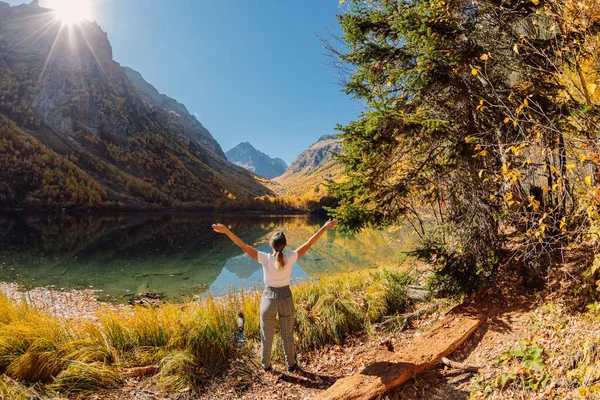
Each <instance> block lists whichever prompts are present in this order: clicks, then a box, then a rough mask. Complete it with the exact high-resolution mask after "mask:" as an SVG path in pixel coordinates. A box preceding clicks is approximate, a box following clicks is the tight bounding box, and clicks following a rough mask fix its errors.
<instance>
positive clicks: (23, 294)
mask: <svg viewBox="0 0 600 400" xmlns="http://www.w3.org/2000/svg"><path fill="white" fill-rule="evenodd" d="M0 294H3V295H5V296H6V297H7V298H8V299H9V300H12V301H14V302H25V304H27V305H28V306H30V307H34V308H36V309H38V310H42V311H44V312H46V313H48V314H50V315H51V316H53V317H57V318H66V319H69V320H87V321H91V322H98V317H97V315H98V313H99V311H104V310H112V311H122V310H124V309H126V308H129V307H132V306H130V305H126V304H122V305H120V304H113V303H109V302H105V301H101V300H99V299H98V298H97V294H98V290H95V289H73V290H67V291H58V290H53V289H52V288H50V287H37V288H33V289H24V288H23V287H21V286H20V285H19V284H18V283H16V282H11V283H8V282H0Z"/></svg>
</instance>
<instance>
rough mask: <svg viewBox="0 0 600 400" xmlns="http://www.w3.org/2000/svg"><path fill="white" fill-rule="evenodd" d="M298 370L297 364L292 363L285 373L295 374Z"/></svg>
mask: <svg viewBox="0 0 600 400" xmlns="http://www.w3.org/2000/svg"><path fill="white" fill-rule="evenodd" d="M299 369H300V367H298V363H294V365H289V366H288V367H287V371H288V372H296V371H298V370H299Z"/></svg>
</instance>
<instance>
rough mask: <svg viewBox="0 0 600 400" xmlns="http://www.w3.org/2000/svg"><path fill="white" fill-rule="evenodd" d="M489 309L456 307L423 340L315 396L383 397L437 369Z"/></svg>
mask: <svg viewBox="0 0 600 400" xmlns="http://www.w3.org/2000/svg"><path fill="white" fill-rule="evenodd" d="M489 312H490V306H489V305H487V304H479V305H473V306H470V305H460V306H458V307H455V308H454V309H452V311H450V312H449V313H448V315H447V316H446V317H445V318H444V319H443V320H442V321H440V322H439V323H437V324H436V325H435V326H434V327H433V328H432V329H431V330H429V331H428V332H427V333H425V334H424V335H423V336H421V337H418V338H417V339H415V340H414V342H413V343H412V344H410V345H409V346H408V347H407V348H405V349H401V350H400V351H398V352H397V353H396V354H394V355H392V356H391V357H390V356H389V352H386V353H387V354H388V356H387V357H383V358H384V359H385V360H386V361H379V362H374V363H373V364H371V365H369V366H367V367H366V368H365V369H364V370H363V371H362V372H360V373H359V374H358V375H353V376H349V377H346V378H342V379H340V380H338V381H337V382H336V383H335V384H334V385H333V386H331V387H330V388H329V389H327V390H326V391H325V392H324V393H322V394H321V396H319V398H320V399H324V400H334V399H336V400H342V399H343V400H350V399H353V400H357V399H361V400H367V399H372V398H375V397H377V396H379V395H381V394H384V393H387V392H389V391H391V390H393V389H395V388H397V387H398V386H400V385H402V384H403V383H405V382H406V381H408V380H409V379H410V378H412V377H413V376H415V375H417V374H418V373H420V372H423V371H425V370H427V369H429V368H431V367H434V366H436V365H438V364H439V363H440V361H441V359H442V357H445V356H447V355H449V354H451V353H452V352H454V351H455V350H456V349H457V348H458V347H459V346H460V345H461V344H463V343H464V342H465V340H467V339H468V338H469V336H471V334H472V333H473V332H475V330H476V329H477V328H478V327H479V326H480V325H481V324H482V323H483V322H484V321H485V320H486V319H487V317H488V315H489Z"/></svg>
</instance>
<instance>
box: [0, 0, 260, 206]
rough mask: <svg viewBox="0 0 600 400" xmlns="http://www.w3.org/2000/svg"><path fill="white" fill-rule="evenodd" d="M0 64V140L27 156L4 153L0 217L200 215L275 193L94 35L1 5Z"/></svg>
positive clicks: (94, 29) (87, 27)
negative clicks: (92, 212)
mask: <svg viewBox="0 0 600 400" xmlns="http://www.w3.org/2000/svg"><path fill="white" fill-rule="evenodd" d="M40 27H43V29H40ZM0 54H1V57H0V114H2V115H3V117H2V132H0V133H1V134H2V137H3V138H4V142H5V143H6V141H8V143H7V144H5V146H9V147H10V148H11V149H12V148H19V147H23V146H24V145H23V143H27V144H28V146H29V147H28V150H27V151H26V152H25V153H23V152H21V151H19V153H17V152H15V153H13V154H11V153H8V152H2V154H1V156H2V158H3V160H2V162H3V163H4V165H5V168H4V169H3V171H2V172H1V173H2V179H3V183H2V187H1V190H2V192H0V199H1V200H0V201H1V202H2V203H1V204H0V206H11V207H14V206H28V207H57V206H58V207H84V208H90V207H92V208H97V207H111V208H114V207H118V208H129V209H164V208H187V209H189V208H192V209H198V208H210V207H212V206H213V205H214V203H215V202H216V201H217V200H219V199H240V200H247V199H252V198H254V197H257V196H263V195H267V194H269V193H271V192H270V191H269V190H268V189H267V188H265V187H264V186H263V185H262V184H261V183H259V182H258V180H257V179H255V177H254V175H253V174H251V173H250V172H248V171H246V170H244V169H242V168H239V167H237V166H235V165H233V164H231V163H230V162H228V161H227V159H226V158H225V156H224V154H223V151H222V150H221V148H220V146H219V144H218V143H217V142H216V141H215V140H214V138H213V137H212V136H211V134H210V133H209V132H208V130H206V128H204V127H203V126H202V124H200V122H198V121H197V120H196V119H195V118H194V117H193V116H191V115H190V114H189V113H188V112H187V110H186V108H185V107H184V106H183V105H181V104H179V103H177V102H176V101H175V100H173V99H171V98H169V97H167V96H165V95H162V94H160V93H158V91H156V89H154V88H153V87H152V86H151V85H150V84H148V83H147V82H145V81H144V80H143V78H142V77H141V75H140V74H138V73H137V72H135V71H133V70H131V69H125V68H123V67H121V66H120V65H119V64H118V63H116V62H115V61H114V60H113V58H112V48H111V45H110V43H109V42H108V39H107V36H106V34H105V33H104V32H103V31H102V30H101V29H100V27H99V26H98V25H97V24H95V23H88V22H85V23H81V24H78V25H77V26H73V27H66V26H64V25H62V24H61V23H60V22H59V21H58V20H56V19H55V18H54V17H53V15H52V14H51V13H50V12H49V10H46V9H44V8H41V7H40V6H39V5H38V3H37V2H33V3H31V4H26V5H21V6H16V7H10V6H8V5H7V4H6V3H0ZM7 120H10V121H12V123H9V122H8V121H7ZM34 138H35V139H34ZM9 147H6V148H7V151H8V149H9ZM28 163H32V164H34V165H38V166H39V168H41V169H44V170H45V171H46V172H44V173H34V172H28V171H26V170H25V169H24V168H26V165H29V164H28ZM57 171H60V174H59V173H58V172H57ZM27 174H30V175H27ZM58 175H61V178H60V179H59V178H54V177H55V176H58ZM23 176H26V180H25V181H22V180H21V179H20V178H21V177H23ZM57 185H58V186H57ZM82 185H83V186H85V187H87V188H88V189H86V190H82V189H80V188H81V187H82ZM75 188H77V189H75ZM70 190H71V191H70ZM72 190H75V192H72Z"/></svg>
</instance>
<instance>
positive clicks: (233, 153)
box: [225, 142, 287, 179]
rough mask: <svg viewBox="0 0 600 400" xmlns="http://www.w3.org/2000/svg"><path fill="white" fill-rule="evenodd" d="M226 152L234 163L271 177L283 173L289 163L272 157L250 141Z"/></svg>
mask: <svg viewBox="0 0 600 400" xmlns="http://www.w3.org/2000/svg"><path fill="white" fill-rule="evenodd" d="M225 154H226V155H227V159H228V160H229V161H231V162H232V163H234V164H236V165H239V166H240V167H242V168H246V169H247V170H249V171H252V172H254V173H255V174H258V175H261V176H264V177H265V178H269V179H272V178H275V177H276V176H279V175H281V174H283V173H284V172H285V170H286V169H287V164H286V163H285V161H283V160H282V159H281V158H271V157H269V156H268V155H266V154H265V153H263V152H261V151H258V150H256V149H255V148H254V147H253V146H252V145H251V144H250V143H248V142H243V143H240V144H238V145H237V146H235V147H234V148H232V149H231V150H229V151H228V152H227V153H225Z"/></svg>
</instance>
